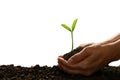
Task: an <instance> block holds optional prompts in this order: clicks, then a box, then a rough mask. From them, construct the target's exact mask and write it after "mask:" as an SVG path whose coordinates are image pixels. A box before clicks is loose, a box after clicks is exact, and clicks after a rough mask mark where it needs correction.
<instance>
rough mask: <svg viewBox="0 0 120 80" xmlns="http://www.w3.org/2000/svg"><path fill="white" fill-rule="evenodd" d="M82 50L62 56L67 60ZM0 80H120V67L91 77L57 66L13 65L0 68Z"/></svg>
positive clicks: (101, 71)
mask: <svg viewBox="0 0 120 80" xmlns="http://www.w3.org/2000/svg"><path fill="white" fill-rule="evenodd" d="M81 50H82V49H75V50H73V51H71V52H69V53H67V54H65V55H64V58H65V59H66V60H67V59H69V57H71V56H72V55H74V54H75V53H77V52H79V51H81ZM0 80H120V67H112V66H106V67H104V68H103V69H101V70H99V71H98V72H96V73H94V74H93V75H91V76H89V77H86V76H83V75H72V74H68V73H66V72H64V71H62V70H60V69H59V68H58V67H57V66H53V67H49V66H39V65H35V66H31V67H22V66H14V65H1V66H0Z"/></svg>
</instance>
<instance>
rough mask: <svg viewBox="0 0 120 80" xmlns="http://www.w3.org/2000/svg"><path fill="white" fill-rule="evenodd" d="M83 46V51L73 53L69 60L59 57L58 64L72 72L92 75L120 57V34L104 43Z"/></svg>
mask: <svg viewBox="0 0 120 80" xmlns="http://www.w3.org/2000/svg"><path fill="white" fill-rule="evenodd" d="M79 47H80V46H79ZM79 47H78V48H79ZM83 47H84V49H83V50H82V51H81V52H79V53H77V54H75V55H73V56H72V57H71V58H69V59H68V61H66V60H64V59H63V58H62V57H58V66H59V67H60V68H61V69H62V70H64V71H66V72H68V73H71V74H82V75H85V76H90V75H92V74H93V73H94V72H96V71H97V70H99V69H100V68H102V67H104V66H105V65H107V64H109V63H110V62H112V61H115V60H118V59H120V35H119V34H118V35H117V36H115V37H113V38H111V39H109V40H107V41H104V42H102V43H97V44H92V45H88V46H83Z"/></svg>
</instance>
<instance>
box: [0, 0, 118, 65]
mask: <svg viewBox="0 0 120 80" xmlns="http://www.w3.org/2000/svg"><path fill="white" fill-rule="evenodd" d="M76 18H78V23H77V25H76V29H75V31H74V41H75V47H77V46H78V45H80V44H83V43H90V42H102V41H104V40H106V39H108V38H110V37H112V36H113V35H115V34H117V33H119V32H120V0H0V65H3V64H14V65H22V66H33V65H36V64H39V65H41V66H42V65H48V66H52V65H56V64H57V57H58V56H59V55H62V54H64V53H66V52H69V51H70V50H71V37H70V32H68V31H66V30H65V29H63V28H62V27H61V26H60V25H61V24H62V23H65V24H67V25H69V26H71V23H72V22H73V20H74V19H76ZM118 64H119V62H117V63H115V64H114V65H118Z"/></svg>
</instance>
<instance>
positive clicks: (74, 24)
mask: <svg viewBox="0 0 120 80" xmlns="http://www.w3.org/2000/svg"><path fill="white" fill-rule="evenodd" d="M77 20H78V19H75V20H74V21H73V24H72V31H74V29H75V26H76V23H77Z"/></svg>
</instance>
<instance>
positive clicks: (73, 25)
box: [61, 19, 78, 50]
mask: <svg viewBox="0 0 120 80" xmlns="http://www.w3.org/2000/svg"><path fill="white" fill-rule="evenodd" d="M77 20H78V19H75V20H74V21H73V23H72V27H71V28H70V27H69V26H67V25H66V24H61V26H62V27H64V28H65V29H66V30H68V31H70V32H71V40H72V49H71V50H73V49H74V40H73V31H74V29H75V26H76V23H77Z"/></svg>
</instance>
